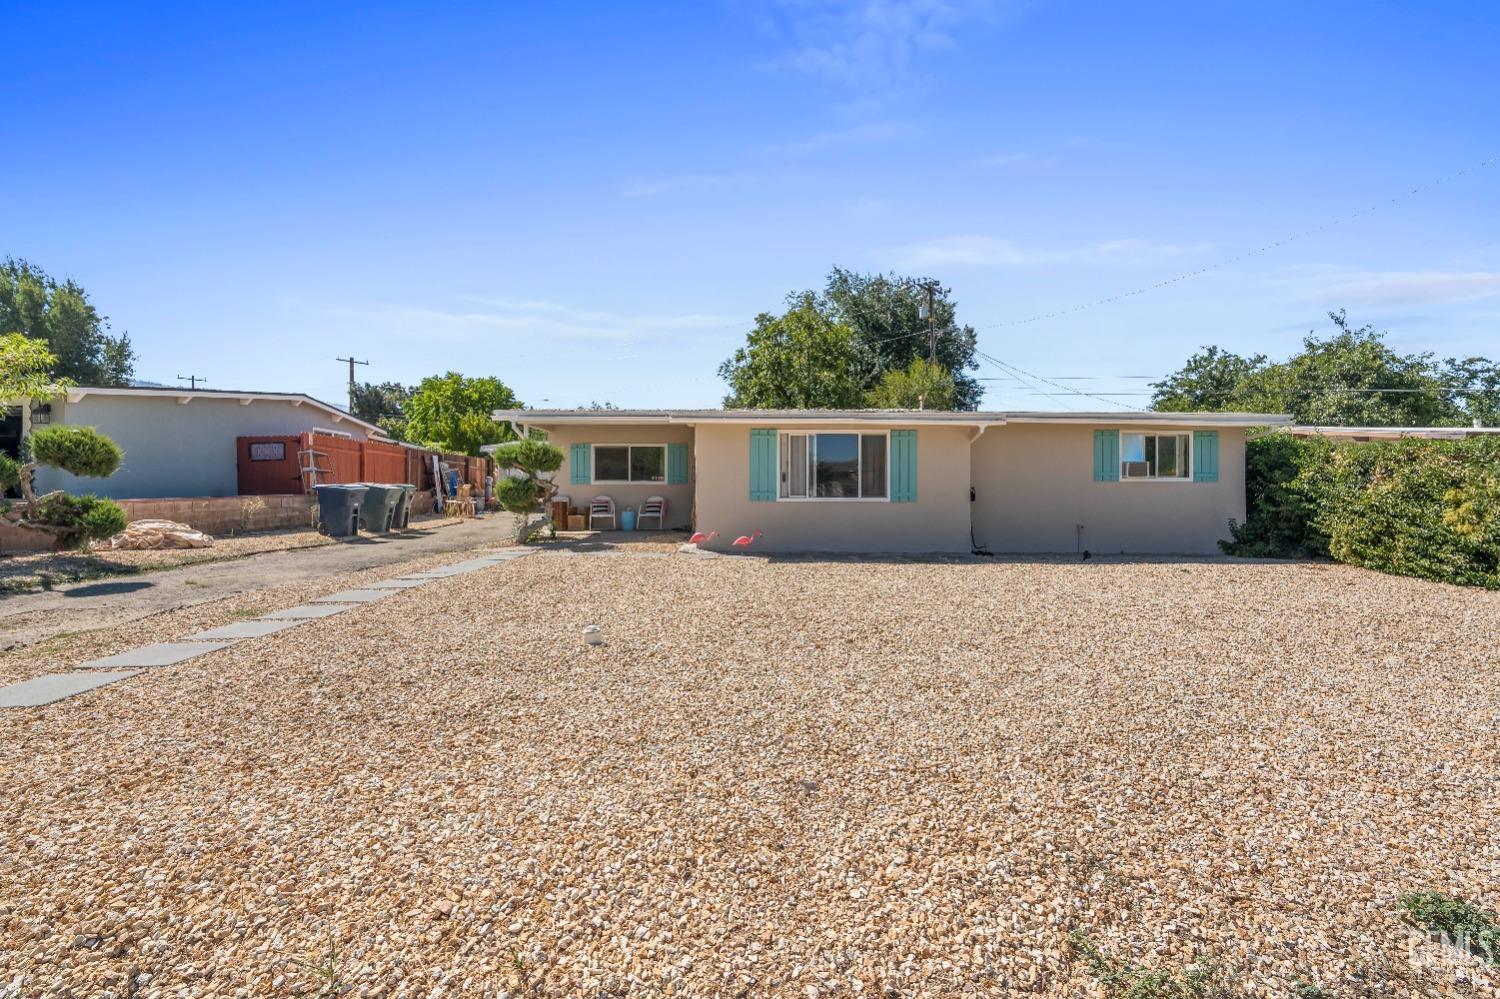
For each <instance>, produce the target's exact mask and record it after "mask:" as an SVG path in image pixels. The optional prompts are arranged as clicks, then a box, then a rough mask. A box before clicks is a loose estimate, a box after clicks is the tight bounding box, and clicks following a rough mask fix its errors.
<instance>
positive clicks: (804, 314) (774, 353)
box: [719, 291, 864, 409]
mask: <svg viewBox="0 0 1500 999" xmlns="http://www.w3.org/2000/svg"><path fill="white" fill-rule="evenodd" d="M861 362H862V357H861V354H860V351H859V347H858V345H857V344H856V342H855V334H854V330H853V329H852V328H850V327H849V326H846V325H844V324H843V323H840V322H836V321H834V320H833V319H831V318H829V317H828V315H826V314H825V313H824V312H823V311H821V310H820V309H819V308H818V301H817V298H816V296H814V295H813V293H812V292H810V291H805V292H802V293H800V294H796V293H794V294H792V295H788V296H787V310H786V312H785V313H783V314H782V315H779V316H775V315H772V314H770V313H769V312H762V313H761V314H760V315H758V316H756V317H755V329H753V330H751V331H750V335H749V336H748V337H747V338H746V342H745V346H743V347H741V348H740V349H739V350H737V351H735V352H734V356H733V357H731V358H730V359H729V360H727V361H725V362H724V363H723V364H721V365H719V377H720V378H723V379H724V380H725V381H726V382H728V383H729V394H728V395H726V396H725V397H724V405H725V406H726V407H728V408H730V409H853V408H857V407H858V406H860V404H861V400H862V398H863V393H864V385H863V379H862V378H861V377H860V372H861V370H862V369H863V367H864V365H863V364H862V363H861Z"/></svg>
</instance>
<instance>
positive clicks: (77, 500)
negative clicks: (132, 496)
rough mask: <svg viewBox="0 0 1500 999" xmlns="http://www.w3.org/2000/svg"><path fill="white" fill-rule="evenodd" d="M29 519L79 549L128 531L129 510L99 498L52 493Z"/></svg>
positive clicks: (30, 511) (33, 509) (33, 508)
mask: <svg viewBox="0 0 1500 999" xmlns="http://www.w3.org/2000/svg"><path fill="white" fill-rule="evenodd" d="M26 520H27V522H28V523H31V524H40V525H43V526H46V527H51V528H53V529H54V531H55V533H56V534H57V535H58V536H59V537H60V538H61V539H62V541H63V543H64V544H66V545H69V546H71V547H77V546H79V545H82V544H84V543H86V542H88V541H98V540H103V539H104V538H109V537H113V536H114V535H116V534H119V533H120V532H121V531H123V530H125V522H126V518H125V511H124V509H123V508H121V506H120V504H118V503H116V502H114V501H113V500H107V499H100V498H99V497H97V496H69V495H68V494H67V493H51V494H49V495H47V496H43V497H42V498H41V499H39V500H37V501H36V502H35V503H33V504H32V505H31V507H30V509H28V510H27V514H26Z"/></svg>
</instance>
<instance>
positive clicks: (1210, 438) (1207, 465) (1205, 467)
mask: <svg viewBox="0 0 1500 999" xmlns="http://www.w3.org/2000/svg"><path fill="white" fill-rule="evenodd" d="M1193 481H1194V482H1218V481H1219V432H1218V431H1217V430H1194V431H1193Z"/></svg>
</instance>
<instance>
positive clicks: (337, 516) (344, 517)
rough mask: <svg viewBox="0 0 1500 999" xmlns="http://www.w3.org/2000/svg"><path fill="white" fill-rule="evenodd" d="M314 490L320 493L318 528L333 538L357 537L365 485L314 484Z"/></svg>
mask: <svg viewBox="0 0 1500 999" xmlns="http://www.w3.org/2000/svg"><path fill="white" fill-rule="evenodd" d="M313 490H314V491H315V492H317V494H318V530H319V531H322V532H323V533H324V534H326V535H328V536H329V537H331V538H352V537H356V536H357V535H358V534H359V514H360V507H361V506H363V505H364V499H365V487H364V486H352V485H349V486H345V485H331V486H313Z"/></svg>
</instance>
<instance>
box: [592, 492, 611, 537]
mask: <svg viewBox="0 0 1500 999" xmlns="http://www.w3.org/2000/svg"><path fill="white" fill-rule="evenodd" d="M601 519H608V521H609V529H610V530H611V531H613V530H617V528H616V527H615V501H614V500H613V499H611V498H610V497H608V496H595V497H594V499H593V502H591V503H590V504H589V530H591V531H592V530H593V529H594V521H596V520H601Z"/></svg>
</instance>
